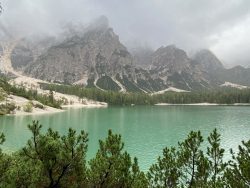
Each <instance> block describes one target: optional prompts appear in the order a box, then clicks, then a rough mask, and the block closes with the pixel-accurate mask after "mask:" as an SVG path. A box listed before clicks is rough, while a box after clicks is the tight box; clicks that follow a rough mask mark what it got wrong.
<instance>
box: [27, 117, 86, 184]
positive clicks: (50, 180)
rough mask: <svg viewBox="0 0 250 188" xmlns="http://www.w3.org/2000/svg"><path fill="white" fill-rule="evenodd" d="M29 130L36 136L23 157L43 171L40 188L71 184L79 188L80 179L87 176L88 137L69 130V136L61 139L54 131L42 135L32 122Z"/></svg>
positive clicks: (49, 130)
mask: <svg viewBox="0 0 250 188" xmlns="http://www.w3.org/2000/svg"><path fill="white" fill-rule="evenodd" d="M28 127H29V129H30V131H31V132H32V135H33V136H32V139H30V140H29V141H28V143H27V146H26V147H24V148H23V156H24V157H25V158H27V159H28V160H30V161H32V162H33V163H34V164H37V165H38V166H40V167H41V172H40V174H39V176H41V177H42V178H40V182H38V183H39V185H44V186H45V187H60V186H62V185H64V186H65V187H67V186H66V185H68V182H69V181H72V182H71V184H70V185H71V186H72V185H74V184H75V186H77V185H80V184H81V182H80V179H81V178H84V176H85V174H86V173H85V171H86V170H85V168H86V167H85V157H86V152H87V141H88V138H87V137H88V135H87V134H86V133H85V132H83V131H82V132H81V133H80V134H79V135H76V131H74V130H72V129H69V132H68V135H67V136H60V135H59V133H58V132H56V131H52V130H51V129H48V132H47V133H46V134H44V135H43V134H41V132H40V130H41V128H42V126H41V125H40V124H39V122H38V121H33V124H32V125H28ZM84 179H85V178H84ZM73 180H74V181H73ZM62 182H63V183H62Z"/></svg>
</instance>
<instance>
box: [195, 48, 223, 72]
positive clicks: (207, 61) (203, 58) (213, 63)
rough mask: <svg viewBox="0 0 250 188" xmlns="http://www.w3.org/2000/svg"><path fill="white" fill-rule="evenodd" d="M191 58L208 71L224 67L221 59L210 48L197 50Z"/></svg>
mask: <svg viewBox="0 0 250 188" xmlns="http://www.w3.org/2000/svg"><path fill="white" fill-rule="evenodd" d="M193 60H194V61H195V63H197V64H198V65H200V66H201V67H202V69H204V70H206V71H208V72H211V71H217V70H218V69H223V68H224V66H223V64H222V63H221V61H220V60H219V59H218V58H217V57H216V56H215V55H214V54H213V53H212V52H211V51H210V50H207V49H203V50H200V51H198V52H197V53H196V54H195V55H194V57H193Z"/></svg>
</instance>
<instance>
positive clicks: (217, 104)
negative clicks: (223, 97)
mask: <svg viewBox="0 0 250 188" xmlns="http://www.w3.org/2000/svg"><path fill="white" fill-rule="evenodd" d="M154 106H250V103H233V104H219V103H187V104H174V103H157V104H154Z"/></svg>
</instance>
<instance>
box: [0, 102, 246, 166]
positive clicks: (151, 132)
mask: <svg viewBox="0 0 250 188" xmlns="http://www.w3.org/2000/svg"><path fill="white" fill-rule="evenodd" d="M32 120H39V121H40V122H41V124H42V125H43V130H44V131H46V130H47V128H49V127H51V128H53V129H54V130H58V131H59V132H60V133H62V134H65V133H66V132H67V130H68V128H69V127H72V128H74V129H76V130H77V131H80V130H85V131H86V132H88V133H89V147H88V158H91V157H93V156H94V155H95V152H96V151H97V149H98V140H99V139H103V138H105V137H106V136H107V132H108V130H109V129H112V130H113V132H115V133H119V134H121V135H122V138H123V141H124V143H125V149H126V150H127V151H128V152H129V153H130V154H131V156H136V157H137V158H138V159H139V164H140V166H141V168H142V169H143V170H147V169H148V168H149V166H150V165H151V164H152V163H153V162H154V161H155V160H156V159H157V156H159V155H160V154H161V153H162V149H163V148H164V147H166V146H176V145H177V142H178V141H181V140H183V139H185V138H186V135H187V134H188V133H189V132H190V131H191V130H201V132H202V134H203V135H204V137H205V138H206V137H207V136H208V134H209V133H210V132H211V131H212V130H213V129H214V128H217V129H218V130H219V132H220V133H221V134H222V145H223V146H224V147H225V148H227V149H228V148H235V149H237V146H238V145H239V144H240V143H241V141H242V140H248V139H250V107H244V106H134V107H108V108H85V109H68V110H67V111H65V112H62V113H54V114H49V115H31V116H2V117H0V131H1V132H4V134H5V136H6V142H5V143H4V145H3V149H4V150H5V151H15V150H17V149H19V148H21V147H22V146H24V144H25V143H26V141H27V139H28V138H30V136H31V134H30V132H29V131H28V129H27V124H29V123H31V121H32ZM203 147H204V148H205V147H206V143H205V144H204V145H203Z"/></svg>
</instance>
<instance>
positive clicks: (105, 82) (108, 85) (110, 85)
mask: <svg viewBox="0 0 250 188" xmlns="http://www.w3.org/2000/svg"><path fill="white" fill-rule="evenodd" d="M96 85H97V86H98V87H100V88H102V89H105V90H112V91H119V90H120V89H121V88H120V87H119V85H118V84H117V83H115V82H114V81H113V80H112V79H111V78H110V77H109V76H103V77H101V78H99V79H98V80H97V82H96Z"/></svg>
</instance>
